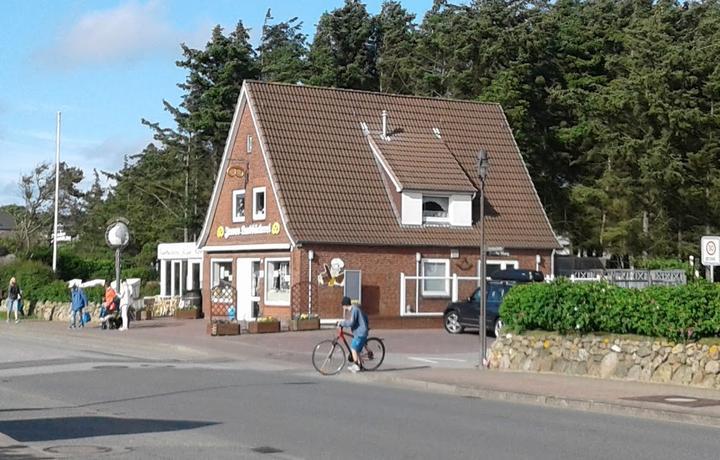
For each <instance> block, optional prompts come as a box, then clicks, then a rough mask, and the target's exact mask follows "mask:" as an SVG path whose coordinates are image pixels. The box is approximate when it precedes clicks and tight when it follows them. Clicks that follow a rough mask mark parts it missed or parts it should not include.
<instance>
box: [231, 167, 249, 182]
mask: <svg viewBox="0 0 720 460" xmlns="http://www.w3.org/2000/svg"><path fill="white" fill-rule="evenodd" d="M227 175H228V177H236V178H238V179H240V178H243V177H245V169H244V168H242V167H241V166H230V167H229V168H228V169H227Z"/></svg>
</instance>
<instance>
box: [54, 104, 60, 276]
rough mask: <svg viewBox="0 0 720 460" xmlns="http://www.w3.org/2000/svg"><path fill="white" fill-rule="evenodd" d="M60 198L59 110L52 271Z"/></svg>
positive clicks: (56, 139) (55, 263) (55, 258)
mask: <svg viewBox="0 0 720 460" xmlns="http://www.w3.org/2000/svg"><path fill="white" fill-rule="evenodd" d="M59 198H60V112H58V113H57V131H56V133H55V222H54V224H53V261H52V269H53V272H54V271H56V270H57V237H58V234H57V230H58V201H59Z"/></svg>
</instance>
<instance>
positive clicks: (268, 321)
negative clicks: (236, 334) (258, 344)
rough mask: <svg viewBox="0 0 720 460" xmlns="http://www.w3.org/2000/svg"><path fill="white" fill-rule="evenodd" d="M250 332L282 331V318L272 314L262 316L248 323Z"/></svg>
mask: <svg viewBox="0 0 720 460" xmlns="http://www.w3.org/2000/svg"><path fill="white" fill-rule="evenodd" d="M247 328H248V332H249V333H251V334H264V333H267V332H280V320H278V319H275V318H273V317H272V316H261V317H260V318H258V319H257V320H256V321H250V322H248V324H247Z"/></svg>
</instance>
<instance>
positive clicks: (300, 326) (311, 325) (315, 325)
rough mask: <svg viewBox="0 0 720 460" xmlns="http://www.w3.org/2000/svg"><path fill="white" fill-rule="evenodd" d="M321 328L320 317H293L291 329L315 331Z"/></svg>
mask: <svg viewBox="0 0 720 460" xmlns="http://www.w3.org/2000/svg"><path fill="white" fill-rule="evenodd" d="M317 329H320V318H307V319H291V320H290V330H291V331H314V330H317Z"/></svg>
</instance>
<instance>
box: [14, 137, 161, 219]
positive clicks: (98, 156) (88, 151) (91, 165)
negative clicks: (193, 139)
mask: <svg viewBox="0 0 720 460" xmlns="http://www.w3.org/2000/svg"><path fill="white" fill-rule="evenodd" d="M42 137H43V136H35V137H34V139H36V140H38V141H39V143H34V142H27V143H23V142H8V141H2V140H0V155H1V156H3V158H4V157H5V155H6V154H7V155H8V157H9V158H14V159H15V161H13V162H12V163H8V164H6V165H5V167H3V168H0V206H2V205H4V204H9V203H20V201H21V198H20V195H19V192H18V185H17V184H18V183H19V180H20V177H21V176H22V175H23V174H27V173H29V172H30V171H31V170H32V169H33V168H34V167H35V166H37V165H38V164H39V163H41V162H43V161H45V162H48V163H51V164H52V163H54V161H55V146H54V143H50V142H47V141H45V142H44V141H43V140H42V139H41V138H42ZM151 141H152V136H151V135H149V134H148V135H147V137H138V138H135V139H128V138H127V137H125V136H123V137H120V136H117V137H112V138H108V139H105V140H102V141H92V140H80V139H78V140H76V141H73V142H72V143H68V144H64V145H63V147H62V152H61V154H60V161H64V162H65V163H67V164H68V165H69V166H74V167H78V168H80V169H82V170H83V173H84V175H85V179H83V181H82V182H81V183H80V188H81V189H84V190H86V189H88V188H89V187H90V185H92V182H93V179H94V178H93V169H97V170H98V172H100V170H103V171H108V172H116V171H118V170H120V168H122V166H123V161H124V158H125V156H126V155H127V156H130V155H134V154H137V153H140V152H141V151H142V149H143V148H145V146H146V145H147V144H149V143H150V142H151ZM53 142H54V141H53ZM43 144H47V145H46V148H44V149H43V148H42V145H43ZM43 151H44V153H40V152H43Z"/></svg>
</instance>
